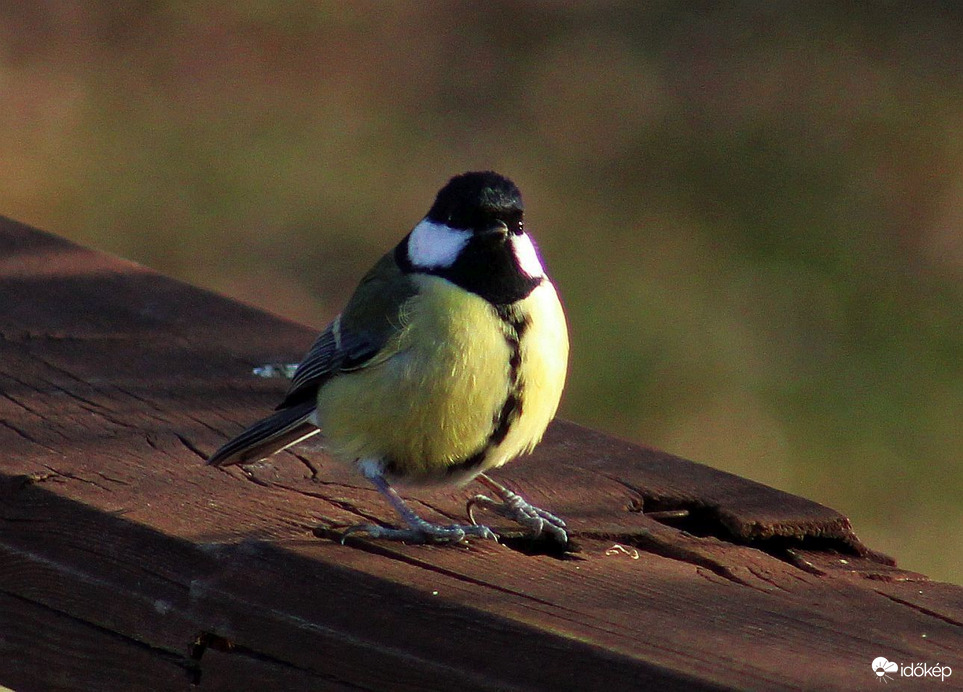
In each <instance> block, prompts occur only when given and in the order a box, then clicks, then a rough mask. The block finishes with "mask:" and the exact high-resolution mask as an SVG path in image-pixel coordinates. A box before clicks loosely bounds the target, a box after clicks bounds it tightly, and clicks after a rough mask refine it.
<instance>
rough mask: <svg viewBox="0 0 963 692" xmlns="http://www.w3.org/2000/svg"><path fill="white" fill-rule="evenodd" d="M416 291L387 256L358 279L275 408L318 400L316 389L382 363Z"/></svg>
mask: <svg viewBox="0 0 963 692" xmlns="http://www.w3.org/2000/svg"><path fill="white" fill-rule="evenodd" d="M415 292H416V288H415V286H414V284H413V283H412V282H411V281H410V280H409V279H408V277H407V276H405V275H404V274H403V273H402V272H401V270H400V269H399V268H398V265H397V263H396V262H395V258H394V253H393V252H389V253H388V254H387V255H385V256H384V257H382V258H381V260H380V261H379V262H378V263H377V264H376V265H375V266H374V267H373V268H372V269H371V271H369V272H368V273H367V274H366V275H365V277H364V278H363V279H362V280H361V283H360V284H359V285H358V288H357V289H355V292H354V295H353V296H352V297H351V300H349V301H348V305H347V306H346V307H345V309H344V311H343V312H342V313H341V314H340V315H338V316H337V317H336V318H335V320H334V321H333V322H332V323H331V324H329V325H328V326H327V327H326V328H325V330H324V331H323V332H321V335H320V336H318V338H317V339H316V340H315V342H314V344H312V346H311V348H310V349H309V350H308V353H307V355H305V356H304V359H303V360H302V361H301V364H300V365H298V369H297V370H296V371H295V373H294V378H293V379H292V380H291V388H290V389H289V390H288V393H287V395H286V396H285V398H284V401H282V402H281V404H280V405H279V406H278V408H279V409H283V408H288V407H290V406H294V405H297V404H300V403H302V402H304V401H307V400H313V399H314V398H315V397H316V396H317V391H318V387H320V386H321V385H322V384H324V383H325V382H326V381H327V380H328V379H329V378H331V377H332V376H333V375H336V374H337V373H339V372H350V371H351V370H358V369H360V368H365V367H368V366H370V365H373V364H375V363H379V362H382V361H383V360H384V359H385V358H387V357H390V356H391V355H392V353H389V352H387V351H386V346H388V345H389V342H390V341H391V337H392V336H394V335H395V334H397V333H398V331H399V330H400V329H401V327H402V325H403V322H404V318H403V315H402V312H403V310H404V305H405V303H406V302H407V300H408V299H409V298H411V296H413V295H414V294H415Z"/></svg>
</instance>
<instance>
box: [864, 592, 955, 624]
mask: <svg viewBox="0 0 963 692" xmlns="http://www.w3.org/2000/svg"><path fill="white" fill-rule="evenodd" d="M873 590H874V591H875V592H876V593H878V594H879V595H880V596H883V597H884V598H888V599H889V600H891V601H893V602H894V603H899V604H900V605H904V606H906V607H907V608H912V609H913V610H915V611H917V612H918V613H922V614H923V615H928V616H930V617H932V618H936V619H937V620H940V621H941V622H945V623H946V624H948V625H954V626H955V627H963V622H961V621H960V620H957V619H956V618H951V617H950V616H948V615H943V613H938V612H936V611H935V610H931V609H929V608H926V607H924V606H921V605H919V604H917V603H913V602H911V601H907V600H905V599H902V598H899V597H898V596H893V595H892V594H888V593H886V592H884V591H880V590H878V589H873Z"/></svg>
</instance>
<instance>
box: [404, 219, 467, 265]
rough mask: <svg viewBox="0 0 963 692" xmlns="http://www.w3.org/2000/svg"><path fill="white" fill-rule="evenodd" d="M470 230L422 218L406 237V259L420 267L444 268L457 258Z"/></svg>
mask: <svg viewBox="0 0 963 692" xmlns="http://www.w3.org/2000/svg"><path fill="white" fill-rule="evenodd" d="M470 239H471V231H463V230H461V229H458V228H452V227H451V226H446V225H445V224H443V223H435V222H433V221H429V220H428V219H424V220H422V221H421V222H420V223H419V224H418V225H417V226H415V228H414V230H412V231H411V235H410V236H409V237H408V259H409V260H410V261H411V263H412V264H413V265H414V266H416V267H418V268H420V269H444V268H445V267H450V266H451V265H452V264H454V263H455V260H456V259H458V253H459V252H461V250H462V248H463V247H465V245H466V244H467V243H468V241H469V240H470Z"/></svg>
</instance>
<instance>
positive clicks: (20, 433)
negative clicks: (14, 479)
mask: <svg viewBox="0 0 963 692" xmlns="http://www.w3.org/2000/svg"><path fill="white" fill-rule="evenodd" d="M0 425H2V426H3V427H5V428H7V430H10V431H11V432H13V433H14V434H16V435H17V436H19V437H21V438H22V439H24V440H26V441H27V442H30V443H31V444H34V445H37V446H38V447H41V448H43V449H46V450H47V451H48V452H53V453H54V454H59V455H61V456H62V455H63V452H60V451H58V450H56V449H54V448H53V447H50V446H48V445H46V444H44V443H43V442H41V441H40V440H38V439H37V438H35V437H34V436H33V435H31V434H30V433H28V432H27V431H25V430H22V429H20V428H19V427H17V426H16V425H14V424H13V423H11V422H9V421H5V420H2V419H0Z"/></svg>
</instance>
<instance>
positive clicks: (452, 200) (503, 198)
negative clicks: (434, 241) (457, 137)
mask: <svg viewBox="0 0 963 692" xmlns="http://www.w3.org/2000/svg"><path fill="white" fill-rule="evenodd" d="M523 212H524V205H523V204H522V193H521V192H519V191H518V187H516V186H515V183H513V182H512V181H511V180H509V179H508V178H506V177H505V176H503V175H499V174H498V173H495V172H493V171H482V172H471V173H463V174H462V175H458V176H455V177H454V178H452V179H451V180H449V181H448V184H447V185H445V186H444V187H443V188H441V190H439V191H438V196H437V197H436V198H435V203H434V204H433V205H431V209H429V210H428V216H427V217H426V218H427V219H428V220H429V221H432V222H434V223H439V224H445V225H446V226H448V227H450V228H457V229H462V230H468V231H474V232H479V231H486V230H489V229H490V228H491V226H492V225H493V224H497V222H499V221H501V222H502V223H504V224H505V225H506V226H508V229H509V230H510V231H512V232H513V233H516V234H518V233H521V232H522V230H523V227H522V215H523Z"/></svg>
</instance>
